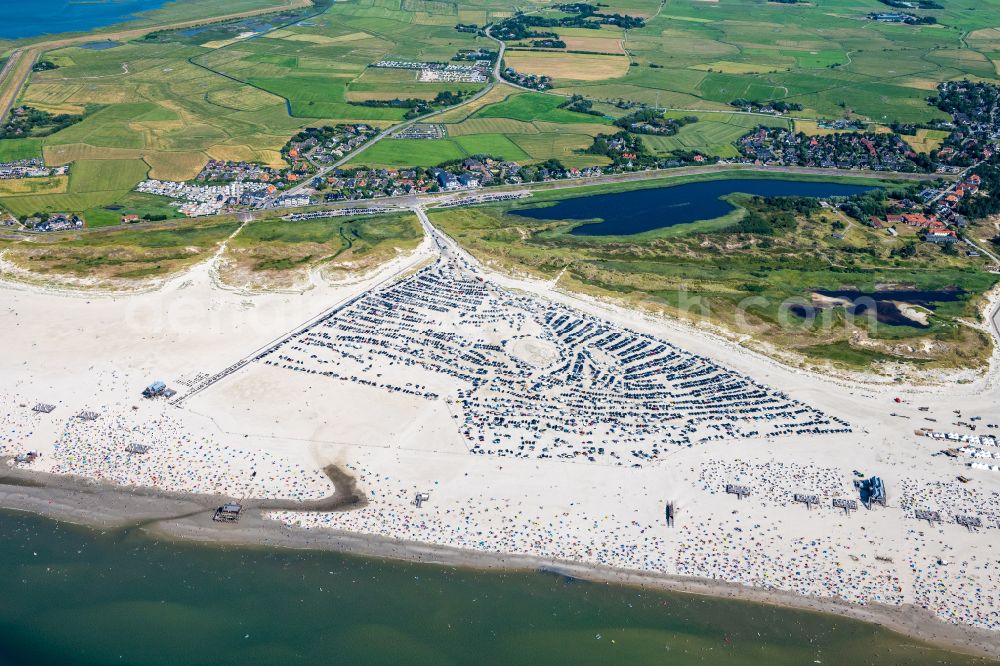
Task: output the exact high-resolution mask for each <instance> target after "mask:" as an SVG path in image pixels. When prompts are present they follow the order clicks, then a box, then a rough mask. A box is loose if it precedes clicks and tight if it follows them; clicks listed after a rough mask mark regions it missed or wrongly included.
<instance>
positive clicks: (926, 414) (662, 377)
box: [0, 208, 1000, 658]
mask: <svg viewBox="0 0 1000 666" xmlns="http://www.w3.org/2000/svg"><path fill="white" fill-rule="evenodd" d="M415 212H416V213H417V214H418V217H420V219H421V221H422V223H423V224H424V226H425V232H426V236H425V239H424V241H423V242H422V243H421V244H420V246H419V247H418V248H417V249H416V250H415V251H414V252H411V253H406V254H403V255H400V256H398V257H396V258H395V259H393V260H392V261H391V262H389V263H387V264H384V265H382V266H380V268H379V269H378V270H375V271H373V272H370V273H366V274H365V275H362V276H358V277H357V279H356V280H354V281H352V282H351V283H350V284H328V283H325V284H318V285H316V287H315V288H313V289H308V290H305V291H303V292H302V293H248V292H239V291H232V290H230V289H225V288H222V287H221V285H220V284H219V283H218V281H217V280H216V279H215V275H214V272H213V269H214V267H215V264H216V259H217V258H218V255H219V254H220V253H218V252H217V254H216V256H215V257H213V258H212V259H210V260H208V261H205V262H202V263H199V264H197V265H196V266H194V267H192V268H191V269H190V270H189V271H187V272H186V273H184V274H181V275H178V276H174V277H173V278H172V279H170V280H167V281H165V283H164V284H163V285H162V286H161V287H160V288H158V289H156V290H154V291H149V292H144V293H139V294H134V295H124V294H123V295H113V296H105V297H100V296H99V295H98V294H94V295H91V294H89V293H86V294H84V293H80V292H79V291H76V290H47V289H44V288H39V287H38V286H33V285H24V284H18V283H12V282H4V283H3V284H2V287H3V292H2V293H3V295H4V296H5V298H6V299H7V306H8V308H7V310H6V312H0V323H2V324H4V325H5V326H7V328H8V330H10V332H11V334H10V342H9V344H8V348H9V349H8V351H9V354H8V355H7V358H6V359H4V360H0V371H2V372H3V373H5V374H4V376H5V378H6V379H7V380H9V381H8V383H7V385H6V386H5V391H4V392H0V425H2V426H3V431H2V433H0V434H2V436H0V462H2V461H3V457H4V456H12V455H14V454H24V453H25V452H28V451H30V452H32V453H31V456H29V457H26V462H23V463H19V464H17V465H15V466H14V468H13V469H12V468H11V466H10V464H9V461H7V462H6V463H5V464H3V467H4V468H6V469H10V472H9V473H5V470H4V471H0V506H2V507H5V508H9V509H13V510H21V511H29V512H32V513H38V514H42V515H46V516H48V517H51V518H55V519H58V520H62V521H66V522H73V523H79V524H86V525H90V526H95V527H98V528H105V529H117V528H122V527H128V526H132V527H139V528H141V529H143V530H146V531H150V532H152V533H155V534H156V535H157V536H162V537H164V538H167V537H169V538H172V539H173V538H176V539H185V540H194V541H201V542H205V543H212V544H230V545H234V546H236V545H240V546H266V547H280V548H310V549H324V550H334V551H338V552H344V553H348V554H355V555H363V556H368V557H384V558H390V559H395V560H408V561H417V562H424V563H428V564H438V565H444V566H461V567H469V568H474V569H494V570H517V571H522V570H523V571H539V570H541V571H546V572H549V573H555V574H559V575H565V576H570V577H573V578H580V579H586V580H591V581H594V582H597V583H608V584H612V583H613V584H622V585H632V586H637V587H643V588H649V589H662V590H673V591H679V592H689V593H694V594H705V595H710V596H714V597H721V598H731V599H741V600H745V601H753V602H761V603H767V604H773V605H780V606H786V607H789V608H796V609H803V610H810V611H816V612H824V613H833V614H836V615H841V616H845V617H850V618H854V619H858V620H862V621H867V622H873V623H876V624H879V625H881V626H884V627H886V628H888V629H892V630H894V631H897V632H899V633H901V634H905V635H907V636H910V637H913V638H915V639H919V640H921V641H925V642H933V643H934V644H936V645H941V646H943V647H947V648H949V649H953V650H958V651H961V652H966V653H968V652H969V651H970V650H972V651H973V652H974V653H975V654H977V655H981V656H989V657H992V658H996V657H997V656H1000V631H997V629H998V627H1000V614H998V609H997V608H996V606H995V604H994V603H993V602H992V599H993V598H995V590H997V589H998V580H1000V579H998V576H997V570H996V566H995V564H994V563H995V562H996V561H997V557H996V551H997V547H998V546H1000V544H997V543H994V541H995V540H993V539H992V535H993V530H994V529H996V526H997V523H998V522H1000V478H997V476H996V474H995V472H992V471H986V469H985V468H984V469H982V470H973V469H969V467H970V465H966V464H965V461H966V460H968V459H967V458H963V459H959V458H957V457H955V456H952V457H943V456H941V455H940V453H941V452H940V451H939V449H940V448H941V444H940V443H938V442H937V441H935V440H934V439H929V438H927V437H925V436H924V432H923V430H922V429H921V428H920V427H919V426H925V427H933V428H934V429H935V430H938V431H940V432H942V433H947V432H949V431H951V434H955V433H956V432H958V433H961V436H967V434H968V433H967V431H968V430H970V429H971V430H973V431H974V430H975V426H974V424H975V423H976V422H977V420H978V419H982V418H983V417H984V416H985V418H986V419H987V420H986V421H984V422H983V423H982V425H984V426H985V425H986V424H987V423H989V422H991V421H993V420H995V409H994V407H995V404H996V397H995V394H996V391H997V386H996V383H995V376H994V374H993V373H994V372H995V371H996V360H997V358H998V356H997V349H996V348H994V356H993V359H992V360H993V363H992V364H991V368H990V372H989V373H987V374H985V375H983V376H980V377H979V378H978V379H977V381H975V382H970V383H968V384H952V385H949V386H940V385H939V386H913V385H906V384H888V385H881V384H876V385H872V384H865V383H864V382H859V381H853V382H848V381H842V380H840V379H835V378H830V377H820V376H818V375H816V374H815V373H814V372H811V371H807V370H804V369H798V368H794V367H789V366H787V365H783V364H781V363H780V362H779V361H777V360H775V359H773V358H770V357H768V356H767V355H764V354H761V353H759V352H758V351H755V350H752V349H748V348H746V347H744V346H742V345H740V344H738V343H737V342H735V341H731V340H725V339H723V338H721V337H720V336H719V335H717V334H715V333H713V332H712V331H706V330H702V329H699V328H695V327H690V326H688V325H685V324H684V323H683V322H678V321H671V320H668V319H666V318H664V317H659V316H655V315H653V314H651V313H648V312H641V311H631V310H626V309H624V308H622V307H621V306H620V305H619V304H615V303H610V302H606V301H603V300H599V299H591V298H587V297H585V296H580V295H577V294H571V293H565V292H563V290H561V289H559V288H558V287H557V285H554V284H551V283H547V282H542V281H539V280H533V279H523V278H518V277H514V276H506V275H504V274H501V273H497V272H496V271H494V270H491V269H490V268H483V267H480V266H479V265H478V264H477V262H475V260H473V259H472V258H471V257H469V255H468V254H467V253H466V252H465V251H464V250H463V249H461V248H460V247H458V246H457V245H456V244H455V243H454V241H453V240H452V239H450V238H448V237H446V236H444V235H442V234H440V233H439V232H437V231H436V230H435V229H433V227H432V226H431V224H430V222H429V221H428V220H427V218H426V216H425V215H424V214H423V211H422V209H419V208H417V209H415ZM442 285H446V286H442ZM996 297H997V294H992V295H991V296H990V297H989V298H988V299H987V300H988V302H989V305H988V306H987V311H988V312H989V311H991V309H992V308H995V307H996V302H997V300H996ZM386 304H389V305H388V306H386ZM53 311H59V312H60V313H61V316H62V318H63V320H64V321H65V322H67V324H68V325H66V326H65V327H63V328H60V329H56V330H53V329H52V328H51V327H50V326H48V325H47V324H46V321H47V320H46V317H47V315H48V313H50V312H53ZM123 316H124V318H125V324H124V326H123V325H122V323H121V322H122V317H123ZM303 322H306V323H303ZM412 322H422V323H419V324H414V323H412ZM564 322H569V323H568V324H564ZM563 326H569V328H572V327H574V326H580V327H581V328H582V327H588V328H594V327H596V328H595V332H594V333H593V334H592V336H591V337H593V336H595V335H601V336H607V335H614V336H615V337H614V338H606V341H604V342H602V344H597V343H598V342H599V341H597V340H596V339H595V341H594V342H593V343H587V345H589V346H584V347H578V346H577V345H579V343H578V342H573V341H571V342H567V341H564V340H563V339H562V337H561V336H563V335H565V331H562V332H559V330H558V329H560V328H561V327H563ZM566 330H569V329H566ZM583 330H584V331H585V330H587V329H583ZM597 330H599V331H602V332H601V333H597V332H596V331H597ZM425 335H426V336H430V337H428V338H427V339H425V338H424V337H422V336H425ZM569 337H570V338H572V337H573V336H569ZM618 338H621V340H620V341H619V342H616V343H614V347H613V348H612V342H611V340H617V339H618ZM651 345H659V346H657V347H655V348H654V347H652V346H651ZM643 346H647V347H650V351H649V352H639V353H637V352H636V350H641V349H643ZM668 346H669V347H668ZM604 347H606V349H605V348H604ZM616 349H629V350H630V351H628V352H627V353H626V352H616V351H615V350H616ZM654 349H655V351H654ZM427 350H433V351H432V352H431V353H430V354H427V353H425V352H427ZM467 350H475V351H473V353H472V354H471V355H466V353H465V352H466V351H467ZM612 352H614V353H612ZM410 354H412V356H411V355H410ZM622 355H627V356H628V357H629V360H627V361H622V360H621V359H620V358H619V356H622ZM623 357H624V356H623ZM574 358H579V359H584V358H587V359H589V362H590V364H591V365H592V366H593V370H587V372H588V373H593V374H592V378H588V380H587V381H588V382H589V383H586V384H584V383H582V382H580V381H579V380H578V379H570V376H571V375H575V374H576V372H574V373H570V372H569V368H570V367H571V365H572V364H571V360H572V359H574ZM668 358H669V359H672V360H670V361H669V362H668V361H666V360H665V359H668ZM560 359H561V360H560ZM579 362H580V363H582V361H579ZM650 363H652V364H653V365H652V366H651V367H653V370H651V371H650V370H643V368H644V367H645V366H640V364H650ZM657 363H663V364H665V365H664V366H663V368H664V369H659V368H660V366H657V365H656V364H657ZM494 368H500V369H501V370H502V373H504V374H501V375H497V376H496V377H494V379H493V380H491V381H490V382H488V383H486V384H483V383H481V380H480V379H476V380H475V382H472V381H471V380H470V378H471V377H489V376H491V373H494V372H497V371H496V370H494ZM628 368H638V369H637V370H628ZM640 371H642V372H645V373H646V375H645V376H649V375H650V374H654V373H655V374H658V377H659V379H658V380H657V381H661V382H662V385H661V387H660V388H655V387H654V388H652V389H650V388H647V387H644V386H640V385H637V388H636V389H634V390H633V391H632V394H633V395H637V394H645V393H649V395H648V396H646V397H640V398H638V399H637V398H628V399H625V398H624V395H625V394H628V393H629V391H628V388H627V385H626V384H623V383H622V381H623V379H622V377H623V376H624V375H625V374H627V373H628V372H640ZM598 375H600V376H601V377H606V378H608V381H613V382H617V383H615V384H614V385H615V387H616V388H615V389H613V390H609V389H607V388H600V387H599V386H598V384H597V382H596V378H597V376H598ZM706 377H708V378H709V379H706ZM154 378H163V379H165V381H166V383H167V384H169V385H170V386H172V387H176V388H177V389H178V391H179V396H178V397H177V399H170V400H168V399H166V398H156V397H154V398H150V399H146V398H143V397H141V393H142V389H143V387H145V386H147V385H149V382H150V381H152V380H153V379H154ZM499 378H502V379H499ZM529 378H530V380H529ZM711 378H718V379H711ZM629 381H634V380H629ZM647 381H653V380H647ZM685 381H686V382H687V384H683V383H682V382H685ZM718 381H724V382H725V385H726V388H725V389H724V390H723V391H721V392H719V391H718V390H717V389H716V388H715V387H714V386H712V385H711V384H712V382H718ZM610 385H611V384H608V385H607V386H610ZM473 389H475V390H473ZM656 391H662V392H664V393H663V394H665V395H668V396H671V397H670V398H669V399H668V400H667V401H664V399H663V397H662V395H661V394H660V393H656ZM595 395H600V396H602V397H601V399H600V400H598V401H595V400H594V399H593V398H592V396H595ZM673 400H676V401H677V402H676V405H677V406H676V407H675V406H674V403H673V402H672V401H673ZM602 403H604V404H602ZM32 405H34V407H32ZM567 405H571V408H568V407H566V406H567ZM612 405H615V406H614V407H610V406H612ZM646 405H650V406H651V407H650V408H648V409H647V407H646ZM956 407H959V408H961V412H964V413H965V414H967V415H968V416H965V417H963V416H961V414H960V410H958V409H955V408H956ZM609 408H610V411H606V412H605V411H600V410H609ZM567 409H569V410H570V412H571V413H570V414H569V416H571V417H572V419H573V420H572V421H566V420H565V417H566V416H567ZM663 409H666V410H667V411H670V412H672V413H669V414H666V413H665V412H664V411H657V410H663ZM53 412H54V413H53ZM890 412H891V413H890ZM85 415H89V416H85ZM744 415H745V416H744ZM956 415H958V416H956ZM962 418H966V419H969V421H965V422H961V423H960V422H956V419H962ZM928 421H930V422H934V423H936V424H937V426H929V425H928V424H927V423H926V422H928ZM963 423H964V425H963ZM536 424H540V426H539V425H536ZM991 427H996V424H991ZM985 434H987V435H989V434H992V433H990V432H986V433H985ZM958 436H959V435H956V437H958ZM945 446H954V444H951V443H950V441H949V443H946V444H945ZM976 446H981V447H982V448H978V449H977V448H970V449H969V451H967V452H966V453H967V454H968V453H972V454H981V455H984V456H994V455H995V452H994V451H993V450H992V449H993V448H995V447H998V446H1000V444H998V443H997V440H996V439H994V438H990V441H989V443H987V442H985V441H984V442H981V443H980V442H979V437H978V436H977V437H976ZM598 447H601V448H600V449H599V450H598ZM970 447H972V445H971V444H970ZM956 455H957V454H956ZM553 458H556V459H555V460H553ZM331 466H334V467H336V468H337V469H339V470H341V471H343V473H344V474H346V475H348V476H349V477H351V478H352V482H351V484H353V483H355V482H356V484H357V489H358V493H357V496H358V505H359V506H360V507H361V508H356V509H354V510H346V511H345V510H343V508H344V507H343V506H340V507H337V506H333V505H331V501H333V499H334V498H332V497H331V496H335V494H336V493H341V499H343V497H344V495H343V492H346V491H345V490H344V487H348V488H353V487H354V486H353V485H351V484H344V483H343V481H344V479H343V478H340V479H339V480H338V479H337V478H334V476H331V475H330V474H329V473H324V471H325V470H329V469H330V468H331ZM18 468H22V469H18ZM852 468H853V469H852ZM859 470H865V472H864V473H862V472H860V471H859ZM49 472H51V474H49ZM956 475H969V476H970V477H971V479H966V480H965V481H962V479H963V478H965V477H964V476H958V480H956ZM874 476H878V477H880V478H881V479H884V481H885V483H886V485H887V486H888V488H889V491H888V497H887V499H888V502H887V503H885V504H882V505H881V506H880V507H878V506H876V507H873V506H865V507H860V508H861V509H862V510H860V511H859V510H858V509H859V502H857V501H856V500H855V501H853V507H852V509H853V512H852V511H850V510H846V509H845V510H843V511H842V510H840V509H838V508H837V507H838V506H840V505H838V504H836V502H837V501H838V500H839V501H847V500H844V498H850V497H854V498H858V490H857V488H856V486H855V485H854V481H856V480H857V479H858V478H864V479H868V478H870V477H874ZM969 481H971V482H972V484H971V485H967V482H969ZM729 484H739V485H740V486H741V487H746V488H747V489H748V491H747V493H748V494H749V495H752V497H751V498H750V499H746V496H745V495H741V496H740V498H739V499H737V498H736V497H734V495H733V493H731V492H730V491H729ZM349 494H351V496H352V497H353V496H354V495H353V492H352V493H349ZM802 496H805V497H812V498H813V499H812V504H805V505H804V504H803V503H801V502H802V501H801V500H800V499H799V497H802ZM362 498H363V500H364V501H361V500H362ZM415 498H416V499H415ZM420 498H424V499H425V500H428V501H427V503H426V504H424V505H423V506H421V502H420V501H418V500H419V499H420ZM862 499H863V498H862ZM234 500H235V501H239V502H241V503H242V504H243V506H244V507H245V509H246V511H245V514H244V517H243V518H242V519H241V521H240V522H239V524H237V525H220V524H217V523H214V522H213V521H212V520H211V514H212V512H213V511H214V510H215V509H216V508H217V507H218V506H220V505H221V504H223V503H225V502H227V501H234ZM831 500H833V504H832V506H831ZM335 503H336V502H334V504H335ZM665 506H666V507H670V508H676V515H677V524H676V527H675V526H674V523H673V519H672V514H668V516H667V519H666V520H665ZM921 511H924V512H926V511H933V512H934V513H935V515H937V516H938V517H937V524H933V523H932V522H930V521H926V522H925V519H921V518H920V513H921ZM970 516H979V517H981V520H982V522H981V525H983V526H984V528H985V529H982V530H974V529H972V528H969V529H966V528H965V527H963V526H962V525H963V524H964V523H961V522H959V518H963V519H964V518H967V517H970ZM976 519H977V520H979V518H976ZM924 609H926V610H924Z"/></svg>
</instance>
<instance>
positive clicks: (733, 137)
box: [642, 113, 789, 158]
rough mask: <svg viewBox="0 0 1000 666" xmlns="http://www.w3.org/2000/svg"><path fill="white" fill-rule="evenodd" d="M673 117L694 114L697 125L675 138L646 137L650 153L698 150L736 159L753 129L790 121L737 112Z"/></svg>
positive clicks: (663, 153) (682, 129)
mask: <svg viewBox="0 0 1000 666" xmlns="http://www.w3.org/2000/svg"><path fill="white" fill-rule="evenodd" d="M668 115H672V116H685V115H693V116H696V117H697V118H698V122H696V123H691V124H689V125H685V126H683V127H681V128H680V130H679V131H678V132H677V134H675V135H673V136H652V135H644V136H643V137H642V141H643V143H645V144H646V147H647V148H648V149H649V150H650V152H652V153H654V154H657V155H666V154H668V153H670V152H672V151H675V150H676V151H698V152H700V153H703V154H705V155H715V156H718V157H722V158H728V157H736V156H737V155H738V154H739V151H738V150H737V149H736V143H735V142H736V141H737V140H738V139H739V138H740V137H742V136H743V135H745V134H746V133H747V132H749V131H750V130H751V129H753V128H754V127H758V126H761V125H763V126H765V127H788V126H789V121H788V120H786V119H784V118H775V117H773V116H760V115H744V114H737V113H692V114H685V113H673V114H668Z"/></svg>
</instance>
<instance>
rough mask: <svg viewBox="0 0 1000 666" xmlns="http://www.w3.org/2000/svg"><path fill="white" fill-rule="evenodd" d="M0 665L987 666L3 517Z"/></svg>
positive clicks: (866, 643)
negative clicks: (532, 665)
mask: <svg viewBox="0 0 1000 666" xmlns="http://www.w3.org/2000/svg"><path fill="white" fill-rule="evenodd" d="M0 534H3V537H4V538H3V539H0V571H2V572H3V573H2V575H0V664H3V665H4V666H8V665H9V666H20V665H22V664H23V665H28V664H30V665H32V666H37V665H39V664H59V665H60V666H65V665H74V666H75V665H91V664H93V665H96V664H143V665H146V666H153V665H157V664H165V665H166V664H170V665H176V664H195V663H198V664H234V665H245V664H254V665H255V666H257V665H261V664H280V665H281V666H291V665H294V664H434V665H441V664H470V663H476V664H497V665H501V664H503V665H509V664H529V663H539V664H551V663H572V664H611V663H620V664H646V663H658V664H665V663H669V664H671V666H686V665H689V664H713V666H729V665H732V666H736V665H739V666H756V665H760V666H764V665H767V666H780V665H782V664H813V663H823V664H872V663H881V664H893V665H894V666H896V665H900V664H912V665H924V664H927V665H930V664H938V663H948V664H952V665H964V664H972V663H981V662H978V661H976V660H974V659H972V658H968V657H964V656H959V655H954V654H951V653H947V652H943V651H940V650H936V649H933V648H928V647H925V646H921V645H919V644H915V643H914V642H913V641H910V640H908V639H905V638H902V637H900V636H899V635H896V634H892V633H890V632H887V631H885V630H883V629H880V628H878V627H876V626H874V625H868V624H863V623H860V622H855V621H852V620H846V619H842V618H838V617H834V616H826V615H821V614H817V613H807V612H802V611H793V610H786V609H782V608H777V607H770V606H763V605H758V604H750V603H743V602H735V601H724V600H719V599H712V598H708V597H699V596H692V595H682V594H669V593H654V592H644V591H640V590H637V589H631V588H625V587H615V586H607V585H598V584H593V583H586V582H580V581H572V580H569V579H566V578H563V577H561V576H557V575H552V574H544V573H516V574H514V573H508V574H502V573H484V572H476V571H467V570H460V569H454V568H450V567H435V566H429V565H420V564H408V563H396V562H388V561H379V560H369V559H363V558H357V557H347V556H343V555H338V554H335V553H326V552H311V551H296V550H269V549H264V548H235V547H211V546H203V545H196V544H189V543H174V542H170V541H163V540H157V539H154V538H152V537H149V536H147V535H145V534H144V533H142V532H140V531H137V530H110V531H104V532H102V531H96V530H90V529H87V528H81V527H75V526H70V525H65V524H62V523H56V522H52V521H49V520H47V519H43V518H39V517H35V516H31V515H27V514H20V513H13V512H4V511H0Z"/></svg>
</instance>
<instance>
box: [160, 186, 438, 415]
mask: <svg viewBox="0 0 1000 666" xmlns="http://www.w3.org/2000/svg"><path fill="white" fill-rule="evenodd" d="M413 210H414V212H416V213H417V216H418V217H419V218H420V223H421V225H422V226H423V228H424V233H426V234H427V237H428V238H430V239H431V241H432V242H434V243H435V246H436V248H437V250H438V253H441V252H443V251H446V245H445V244H443V243H442V241H441V240H440V235H439V234H438V232H437V230H436V229H434V227H432V226H431V223H430V220H428V219H427V215H426V214H424V212H423V208H422V207H421V206H420V205H414V206H413ZM234 235H235V234H234ZM421 261H423V257H422V256H419V255H418V256H416V257H414V258H413V259H412V260H411V261H407V262H404V263H401V264H400V265H399V267H398V268H397V269H396V270H394V271H392V272H391V273H389V274H388V275H386V276H385V277H384V278H383V279H381V280H379V281H378V282H376V283H374V284H372V285H371V286H368V287H366V288H364V289H362V290H361V291H358V292H355V293H353V294H349V295H348V296H346V297H344V298H342V299H341V300H339V301H337V302H336V303H335V304H334V305H332V306H331V307H329V308H327V309H325V310H323V311H322V312H320V313H319V314H318V315H316V316H314V317H311V318H310V319H309V320H308V321H306V322H303V323H302V324H300V325H298V326H296V327H295V328H293V329H292V330H291V331H288V332H287V333H283V334H281V335H280V336H278V337H277V338H275V339H274V340H272V341H270V342H268V343H267V344H265V345H263V346H261V347H259V348H257V349H256V350H254V351H252V352H250V353H249V354H247V355H246V356H244V357H243V358H241V359H239V360H237V361H235V362H233V363H232V364H230V365H229V366H227V367H226V368H225V369H223V370H220V371H219V372H217V373H215V374H214V375H212V376H211V377H208V378H207V379H204V380H202V381H201V382H199V383H198V384H196V385H195V386H193V387H192V388H191V390H190V391H188V392H187V393H185V394H183V395H181V396H178V397H177V398H176V399H175V400H173V401H172V404H174V405H181V404H182V403H183V402H184V401H186V400H187V399H188V398H191V397H193V396H195V395H197V394H198V393H201V392H202V391H204V390H205V389H207V388H208V387H210V386H212V385H214V384H216V383H218V382H220V381H222V380H223V379H225V378H226V377H229V376H230V375H232V374H234V373H236V372H239V371H240V370H242V369H243V368H245V367H246V366H247V365H249V364H250V363H253V362H254V361H255V360H257V359H258V358H260V357H261V356H262V355H264V354H266V353H268V352H270V351H272V350H274V349H275V348H277V347H279V346H280V345H282V344H284V342H285V341H286V340H288V339H289V338H291V337H293V336H296V335H299V334H300V333H303V332H304V331H306V330H307V329H309V328H311V327H312V326H315V325H316V324H318V323H319V322H321V321H323V320H325V319H329V318H330V317H333V316H334V315H336V314H337V313H338V312H340V311H341V310H343V309H344V308H346V307H349V306H351V305H352V304H354V303H356V302H357V301H359V300H360V299H362V298H364V296H365V294H367V293H369V292H371V291H373V290H375V289H378V288H380V287H382V286H383V285H385V284H388V283H390V282H392V281H393V280H396V279H398V278H399V277H400V276H401V275H404V274H405V273H407V272H408V271H410V270H412V269H413V267H414V266H416V265H417V264H418V263H419V262H421Z"/></svg>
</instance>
